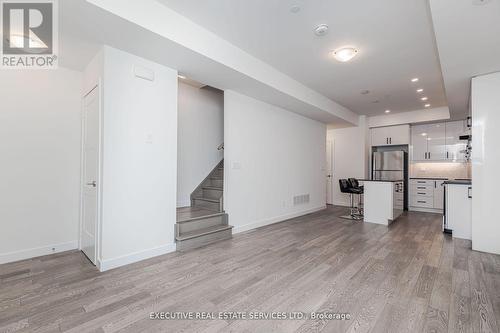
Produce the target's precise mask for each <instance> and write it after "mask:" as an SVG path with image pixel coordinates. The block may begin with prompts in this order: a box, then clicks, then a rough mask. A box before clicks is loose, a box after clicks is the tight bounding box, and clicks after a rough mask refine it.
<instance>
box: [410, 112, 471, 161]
mask: <svg viewBox="0 0 500 333" xmlns="http://www.w3.org/2000/svg"><path fill="white" fill-rule="evenodd" d="M464 133H466V128H465V124H464V121H452V122H447V123H436V124H427V125H417V126H412V127H411V152H412V153H411V160H412V161H416V162H429V161H435V162H439V161H442V162H445V161H450V162H463V161H465V153H464V150H465V148H466V146H467V142H466V141H462V140H460V135H463V134H464Z"/></svg>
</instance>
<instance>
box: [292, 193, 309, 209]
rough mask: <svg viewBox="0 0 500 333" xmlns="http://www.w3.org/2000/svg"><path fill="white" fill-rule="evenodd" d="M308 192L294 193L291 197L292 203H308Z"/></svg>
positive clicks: (296, 204) (295, 204)
mask: <svg viewBox="0 0 500 333" xmlns="http://www.w3.org/2000/svg"><path fill="white" fill-rule="evenodd" d="M309 200H310V199H309V194H301V195H296V196H294V197H293V205H294V206H298V205H303V204H306V203H309Z"/></svg>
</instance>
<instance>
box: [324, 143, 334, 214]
mask: <svg viewBox="0 0 500 333" xmlns="http://www.w3.org/2000/svg"><path fill="white" fill-rule="evenodd" d="M333 148H334V145H333V141H331V140H328V141H327V142H326V203H327V204H330V205H333V185H334V184H333V156H334V154H333Z"/></svg>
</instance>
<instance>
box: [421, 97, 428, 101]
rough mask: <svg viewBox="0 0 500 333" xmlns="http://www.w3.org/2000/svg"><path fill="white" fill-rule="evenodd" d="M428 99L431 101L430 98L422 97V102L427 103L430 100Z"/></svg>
mask: <svg viewBox="0 0 500 333" xmlns="http://www.w3.org/2000/svg"><path fill="white" fill-rule="evenodd" d="M428 99H429V98H427V97H422V98H421V100H422V101H426V100H428Z"/></svg>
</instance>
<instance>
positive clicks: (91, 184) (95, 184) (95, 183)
mask: <svg viewBox="0 0 500 333" xmlns="http://www.w3.org/2000/svg"><path fill="white" fill-rule="evenodd" d="M87 186H92V187H97V182H96V181H95V180H94V181H91V182H90V183H87Z"/></svg>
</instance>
